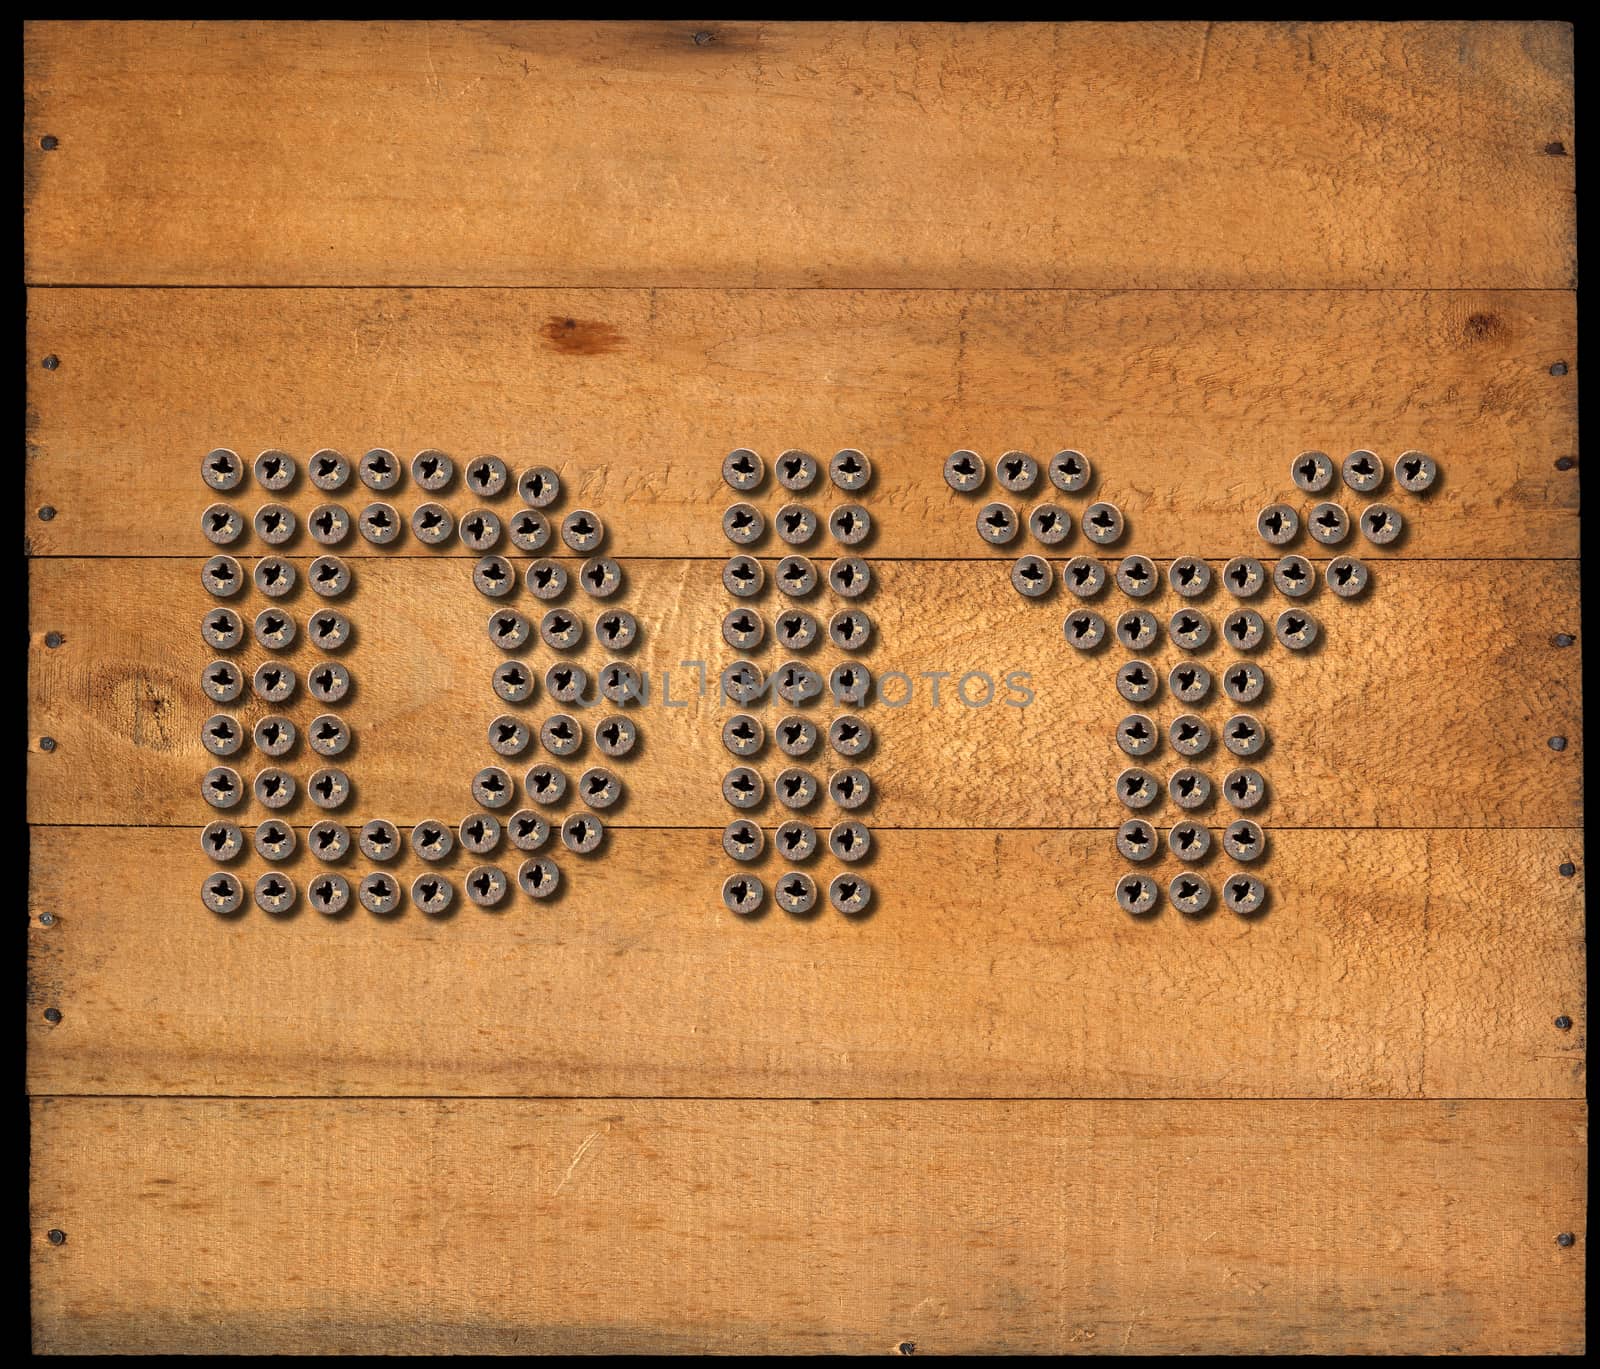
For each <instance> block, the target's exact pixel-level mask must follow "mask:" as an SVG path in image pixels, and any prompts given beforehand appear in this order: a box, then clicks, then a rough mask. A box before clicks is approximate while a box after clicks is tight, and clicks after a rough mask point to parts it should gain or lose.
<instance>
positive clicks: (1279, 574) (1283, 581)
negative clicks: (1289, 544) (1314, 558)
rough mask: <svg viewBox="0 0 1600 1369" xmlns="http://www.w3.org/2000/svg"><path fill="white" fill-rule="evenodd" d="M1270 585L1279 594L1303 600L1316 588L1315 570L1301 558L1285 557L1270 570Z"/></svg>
mask: <svg viewBox="0 0 1600 1369" xmlns="http://www.w3.org/2000/svg"><path fill="white" fill-rule="evenodd" d="M1272 583H1273V585H1274V586H1275V587H1276V588H1277V591H1278V593H1279V594H1283V595H1287V596H1288V597H1289V598H1291V599H1300V598H1304V597H1305V596H1306V595H1307V594H1310V593H1311V591H1312V590H1314V589H1315V588H1316V587H1317V570H1316V567H1315V566H1313V565H1312V564H1311V562H1309V561H1308V560H1306V558H1305V557H1303V556H1292V555H1291V556H1285V557H1284V558H1283V559H1282V560H1280V561H1279V562H1278V564H1277V565H1275V566H1274V567H1273V568H1272Z"/></svg>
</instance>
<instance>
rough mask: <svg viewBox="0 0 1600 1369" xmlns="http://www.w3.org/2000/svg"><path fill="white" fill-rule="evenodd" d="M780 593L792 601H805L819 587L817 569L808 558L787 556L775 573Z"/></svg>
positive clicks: (774, 579)
mask: <svg viewBox="0 0 1600 1369" xmlns="http://www.w3.org/2000/svg"><path fill="white" fill-rule="evenodd" d="M773 583H774V584H776V585H777V587H778V592H779V593H780V594H784V595H786V596H787V597H789V598H790V599H803V598H805V596H806V595H808V594H810V593H811V591H812V590H814V589H816V587H817V568H816V566H814V565H813V564H812V563H811V558H810V557H808V556H798V555H796V556H785V557H784V558H783V559H782V560H781V561H779V562H778V567H777V570H776V571H774V572H773Z"/></svg>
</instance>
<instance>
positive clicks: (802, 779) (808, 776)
mask: <svg viewBox="0 0 1600 1369" xmlns="http://www.w3.org/2000/svg"><path fill="white" fill-rule="evenodd" d="M772 792H773V794H774V795H775V796H776V798H777V800H778V802H779V803H781V804H782V805H783V806H784V807H785V808H790V809H794V810H796V811H798V810H800V809H802V808H809V807H810V806H811V805H812V804H813V803H815V802H816V800H817V777H816V776H815V775H813V774H812V773H811V772H810V771H809V770H802V769H800V767H799V766H795V765H791V766H788V767H786V768H785V769H783V770H780V771H779V772H778V777H777V779H776V780H774V781H773V784H772Z"/></svg>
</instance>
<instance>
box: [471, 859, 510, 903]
mask: <svg viewBox="0 0 1600 1369" xmlns="http://www.w3.org/2000/svg"><path fill="white" fill-rule="evenodd" d="M508 887H509V886H508V884H507V883H506V876H505V871H503V870H500V869H498V868H496V867H495V866H493V865H479V866H477V867H476V868H475V869H473V871H472V872H471V873H470V874H469V875H468V876H467V897H468V898H470V899H471V900H472V901H473V902H474V903H476V904H477V905H478V907H480V908H493V907H495V906H497V905H498V904H499V903H500V901H501V900H502V899H504V898H505V896H506V890H507V888H508Z"/></svg>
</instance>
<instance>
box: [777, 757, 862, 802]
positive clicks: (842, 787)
mask: <svg viewBox="0 0 1600 1369" xmlns="http://www.w3.org/2000/svg"><path fill="white" fill-rule="evenodd" d="M780 778H781V777H780ZM780 797H781V795H780ZM828 797H829V798H830V799H832V800H833V801H834V802H835V803H836V804H838V805H839V807H841V808H844V809H855V808H860V807H861V806H862V805H863V804H865V803H866V802H867V801H868V800H869V799H871V797H872V778H871V776H869V775H868V774H867V772H866V771H865V770H860V769H857V768H856V767H854V766H850V767H847V768H846V769H844V770H835V771H834V772H833V774H831V775H829V776H828Z"/></svg>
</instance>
